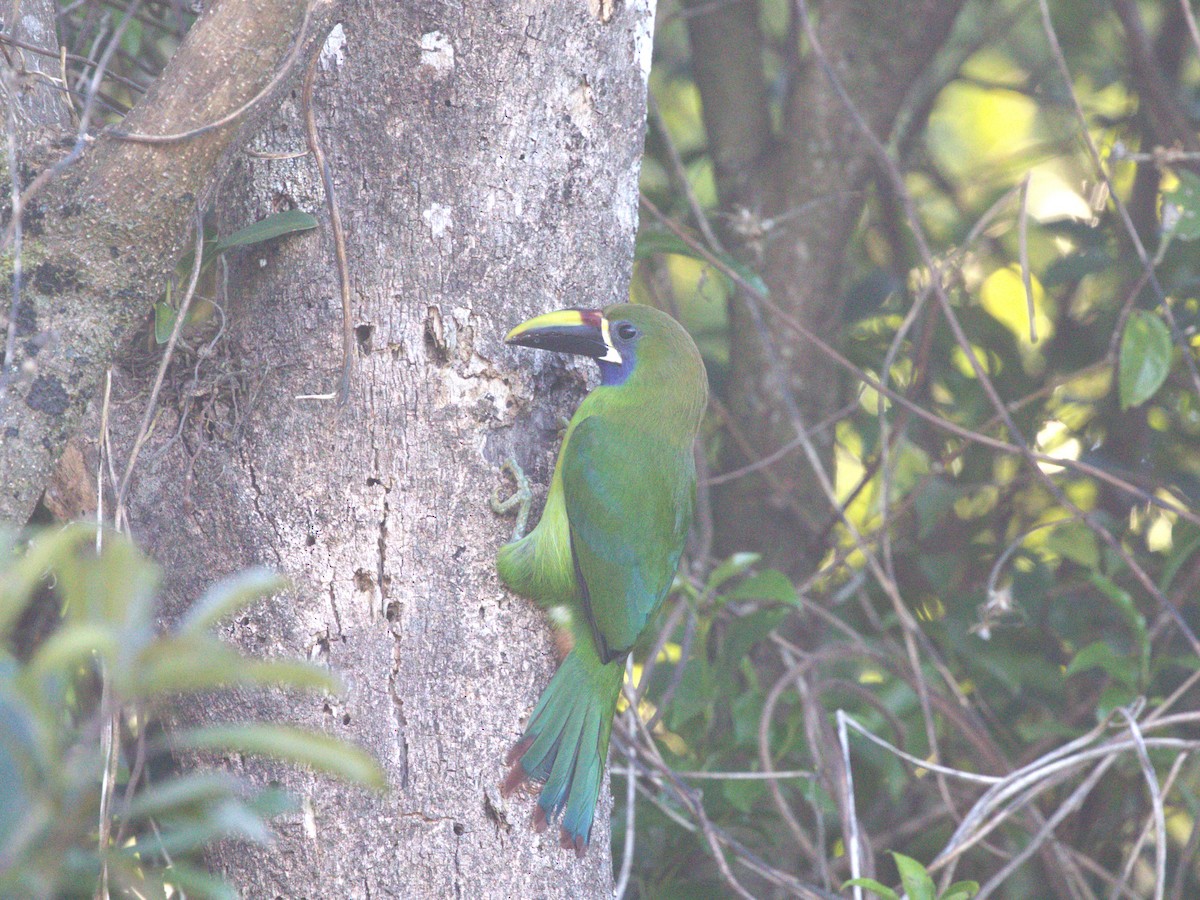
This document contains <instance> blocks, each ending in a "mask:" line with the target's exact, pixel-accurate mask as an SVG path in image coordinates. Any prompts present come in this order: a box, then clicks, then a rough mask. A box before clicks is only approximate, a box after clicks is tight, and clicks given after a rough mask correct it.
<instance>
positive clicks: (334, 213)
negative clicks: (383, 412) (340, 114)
mask: <svg viewBox="0 0 1200 900" xmlns="http://www.w3.org/2000/svg"><path fill="white" fill-rule="evenodd" d="M320 59H321V54H320V53H319V52H318V53H314V54H313V58H312V59H311V60H310V61H309V63H308V71H307V72H306V73H305V75H304V104H303V105H304V133H305V136H306V138H307V140H308V150H309V152H310V153H311V154H312V156H313V160H314V161H315V162H316V164H317V171H318V172H320V174H321V185H322V187H323V188H324V191H325V205H326V208H327V209H328V210H329V224H330V228H331V230H332V232H333V249H334V255H335V256H336V258H337V271H338V286H339V289H340V292H341V298H342V375H341V379H340V380H339V381H338V389H337V401H338V405H339V406H341V405H343V404H345V402H346V401H347V400H348V399H349V398H350V381H351V379H352V378H353V376H354V363H355V355H354V326H353V325H352V324H351V323H352V322H353V321H354V311H353V308H352V302H351V289H350V264H349V262H348V261H347V257H346V232H345V230H344V229H343V228H342V213H341V210H340V208H339V207H338V202H337V192H336V191H335V189H334V184H333V173H332V172H331V171H330V169H329V161H328V160H327V159H326V158H325V151H324V149H323V148H322V147H321V137H320V134H319V132H318V131H317V120H316V116H315V115H314V114H313V104H312V97H313V86H314V84H315V82H316V77H317V64H318V63H319V62H320Z"/></svg>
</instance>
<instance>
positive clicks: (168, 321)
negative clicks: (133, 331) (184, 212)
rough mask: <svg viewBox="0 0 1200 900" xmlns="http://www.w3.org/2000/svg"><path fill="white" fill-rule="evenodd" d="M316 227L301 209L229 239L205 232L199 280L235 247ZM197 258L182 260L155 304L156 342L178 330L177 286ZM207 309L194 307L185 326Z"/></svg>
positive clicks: (268, 219) (187, 255)
mask: <svg viewBox="0 0 1200 900" xmlns="http://www.w3.org/2000/svg"><path fill="white" fill-rule="evenodd" d="M316 227H317V220H316V219H315V218H314V217H313V215H312V214H311V213H306V212H304V211H303V210H300V209H288V210H284V211H283V212H278V213H272V214H271V215H269V216H267V217H266V218H265V219H259V220H258V221H257V222H254V223H252V224H250V225H247V226H246V227H245V228H239V229H238V230H237V231H235V232H234V233H233V234H230V235H227V236H226V237H217V234H216V232H215V231H213V230H211V229H206V230H205V233H204V244H203V247H202V249H201V251H200V275H199V280H200V282H201V283H203V281H204V279H205V276H207V275H209V274H210V273H211V272H212V267H213V265H215V264H216V262H217V260H218V259H220V257H221V255H222V254H223V253H225V252H227V251H229V250H232V249H234V248H235V247H249V246H252V245H254V244H262V243H265V242H266V241H272V240H275V239H276V238H280V237H283V236H284V235H287V234H293V233H295V232H297V231H310V230H312V229H313V228H316ZM195 258H196V256H195V251H193V250H189V251H188V252H187V253H185V254H184V255H183V257H182V258H181V259H180V260H179V264H178V265H177V266H176V267H175V277H174V278H173V279H171V280H170V281H168V282H167V289H166V291H165V292H164V293H163V297H162V299H161V300H159V301H158V302H157V303H155V304H154V340H155V341H156V342H157V343H159V344H165V343H166V342H167V340H168V339H169V338H170V337H171V330H172V329H173V328H174V327H175V317H176V314H177V312H178V310H177V309H176V307H175V303H174V300H173V299H172V295H173V293H174V285H175V284H177V283H186V282H187V280H188V278H189V277H190V275H191V272H192V266H193V265H194V262H195ZM206 307H207V304H198V305H195V306H193V307H192V309H191V311H190V312H189V314H188V318H187V320H186V323H187V324H191V323H193V322H195V321H198V320H199V319H201V318H203V317H204V316H205V315H206V314H207V313H206Z"/></svg>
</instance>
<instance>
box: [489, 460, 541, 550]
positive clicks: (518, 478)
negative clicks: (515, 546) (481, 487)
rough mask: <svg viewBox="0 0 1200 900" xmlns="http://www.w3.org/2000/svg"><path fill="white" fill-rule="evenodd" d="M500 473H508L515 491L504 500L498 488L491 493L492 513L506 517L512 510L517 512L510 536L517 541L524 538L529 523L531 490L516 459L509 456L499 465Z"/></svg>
mask: <svg viewBox="0 0 1200 900" xmlns="http://www.w3.org/2000/svg"><path fill="white" fill-rule="evenodd" d="M500 471H502V472H508V474H510V475H511V476H512V478H513V481H514V482H515V483H516V485H517V489H516V490H515V491H514V492H513V493H512V495H511V496H509V497H507V498H505V499H501V498H500V488H496V490H494V491H492V497H491V503H492V512H494V513H496V515H498V516H507V515H511V514H512V511H513V510H514V509H515V510H516V511H517V512H516V516H517V521H516V524H514V525H513V536H512V539H513V540H514V541H517V540H520V539H521V538H523V537H524V536H525V526H526V525H527V524H528V522H529V505H530V503H531V502H532V501H533V488H532V487H530V484H529V479H528V478H527V477H526V475H525V471H524V470H523V469H522V468H521V465H520V463H518V462H517V460H516V457H513V456H510V457H509V458H508V459H506V460H505V461H504V462H503V463H501V464H500Z"/></svg>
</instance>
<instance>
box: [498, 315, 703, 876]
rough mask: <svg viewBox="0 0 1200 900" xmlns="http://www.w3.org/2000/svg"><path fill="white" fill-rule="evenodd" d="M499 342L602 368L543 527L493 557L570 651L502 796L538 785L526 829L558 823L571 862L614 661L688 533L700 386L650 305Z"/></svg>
mask: <svg viewBox="0 0 1200 900" xmlns="http://www.w3.org/2000/svg"><path fill="white" fill-rule="evenodd" d="M505 341H506V342H507V343H509V344H519V345H521V346H525V347H535V348H539V349H543V350H555V351H558V352H560V353H575V354H581V355H584V356H590V357H592V358H593V359H595V360H596V361H597V362H598V363H599V364H600V373H601V380H600V384H599V385H598V386H597V387H596V388H595V389H594V390H592V391H591V393H589V394H588V396H587V397H586V398H584V400H583V402H582V403H580V404H579V408H578V409H577V410H576V411H575V415H574V417H573V418H572V419H571V422H570V424H569V425H568V426H567V431H566V435H565V436H564V437H563V443H562V449H561V450H560V451H559V454H558V461H557V462H556V463H555V466H554V476H553V478H552V479H551V481H550V492H549V494H548V495H547V497H546V506H545V509H544V510H543V511H542V518H541V520H540V521H539V522H538V524H537V526H536V527H535V528H534V529H533V530H532V531H531V532H530V533H529V534H528V535H526V536H525V537H523V538H519V539H514V540H513V542H512V543H510V544H506V545H505V546H504V547H502V548H501V549H500V552H499V555H498V557H497V560H496V567H497V569H498V571H499V573H500V577H501V579H503V581H504V583H505V584H507V585H508V586H509V587H510V588H511V589H512V590H513V591H515V592H516V593H518V594H521V595H523V596H525V597H530V598H532V599H533V600H535V601H537V603H538V604H540V605H541V606H543V607H546V608H548V609H550V610H551V612H552V617H553V618H554V620H555V622H556V623H557V624H559V625H561V627H562V628H563V629H564V630H565V631H566V632H567V634H568V636H569V638H570V645H571V650H570V652H569V653H568V654H567V655H566V657H565V658H564V659H563V660H562V662H561V664H560V665H559V667H558V671H557V672H555V673H554V677H553V678H552V679H551V680H550V684H549V686H548V687H547V688H546V690H545V692H544V693H543V694H542V696H541V699H540V700H539V701H538V703H537V706H536V707H535V708H534V710H533V714H532V715H531V716H530V718H529V724H528V726H527V727H526V729H525V734H524V735H523V736H522V738H521V739H520V741H518V742H517V744H516V746H515V747H513V749H512V751H511V752H510V753H509V755H508V764H509V765H510V766H511V767H512V768H511V770H510V771H509V774H508V777H507V778H506V779H505V781H504V785H503V793H504V795H505V796H508V795H509V794H511V793H512V792H513V791H515V790H517V789H518V788H519V787H521V786H522V785H524V784H525V783H526V782H534V783H538V784H541V785H542V788H541V793H540V796H539V797H538V801H537V808H536V809H535V811H534V825H535V827H536V828H537V829H538V830H539V831H541V830H543V829H545V827H546V825H547V823H548V822H549V821H550V820H553V819H555V818H556V817H557V816H558V815H559V814H560V813H561V815H562V822H561V832H560V836H561V843H562V845H563V847H566V848H568V849H572V848H573V849H574V850H575V852H576V854H578V855H580V856H582V855H583V853H584V852H585V851H586V849H587V844H588V838H589V837H590V835H591V830H592V817H593V815H594V814H595V808H596V799H597V797H598V796H599V793H600V779H601V777H602V776H603V774H604V762H605V758H606V756H607V754H608V739H609V735H610V734H611V732H612V721H613V715H614V713H615V712H616V707H617V697H618V695H619V694H620V690H621V682H622V678H623V676H624V672H625V660H626V659H627V657H628V656H629V652H630V650H631V649H632V648H633V645H634V642H635V641H636V640H637V638H638V636H639V635H640V634H641V633H642V631H643V630H644V629H645V628H646V627H647V625H648V624H649V622H650V620H651V618H652V617H653V616H654V614H655V612H656V611H657V610H658V607H659V605H660V604H661V603H662V601H663V598H664V597H665V596H666V594H667V592H668V591H669V590H670V587H671V581H672V580H673V579H674V577H675V571H676V569H677V568H678V567H679V557H680V555H681V554H682V553H683V545H684V542H685V541H686V539H687V534H688V529H689V527H690V526H691V522H692V506H693V503H694V500H695V493H696V469H695V464H694V461H693V458H692V445H693V444H694V442H695V440H696V432H697V430H698V429H699V427H700V419H701V417H702V416H703V415H704V408H705V405H706V404H707V401H708V379H707V378H706V376H705V372H704V363H703V361H702V360H701V359H700V353H699V351H697V349H696V345H695V344H694V343H693V342H692V339H691V338H690V337H689V336H688V333H687V332H686V331H684V329H683V328H682V327H681V326H680V325H679V324H678V323H677V322H676V321H675V320H674V319H672V318H671V317H670V316H668V315H666V314H665V313H662V312H659V311H658V310H656V309H653V308H652V307H649V306H636V305H632V304H620V305H618V306H610V307H608V308H607V309H605V310H603V311H601V310H594V309H567V310H561V311H559V312H552V313H547V314H546V315H543V316H538V317H536V318H534V319H530V320H529V321H528V322H525V323H523V324H521V325H518V326H517V327H516V328H514V329H513V330H512V331H511V332H509V334H508V336H507V337H506V338H505ZM513 473H514V475H518V483H519V484H520V482H521V481H522V479H521V478H520V476H519V471H518V470H517V469H516V467H515V465H514V466H513ZM526 494H527V491H526ZM514 500H515V498H514ZM512 505H515V504H514V502H511V501H510V502H509V503H506V504H499V505H498V506H497V509H498V510H502V509H505V508H507V507H511V506H512ZM522 522H523V518H522V519H518V531H519V530H520V529H521V528H523V525H522V524H521V523H522Z"/></svg>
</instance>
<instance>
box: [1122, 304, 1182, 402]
mask: <svg viewBox="0 0 1200 900" xmlns="http://www.w3.org/2000/svg"><path fill="white" fill-rule="evenodd" d="M1170 371H1171V332H1170V330H1169V329H1168V328H1167V326H1166V325H1165V324H1164V323H1163V320H1162V319H1160V318H1159V317H1158V316H1156V315H1154V313H1149V312H1146V311H1144V310H1140V309H1139V310H1136V311H1135V312H1134V313H1133V315H1131V316H1130V317H1129V321H1128V322H1127V323H1126V325H1125V332H1124V334H1122V336H1121V357H1120V366H1119V373H1118V378H1117V390H1118V394H1119V396H1120V398H1121V408H1122V409H1128V408H1129V407H1131V406H1141V405H1142V404H1143V403H1145V402H1146V401H1147V400H1149V399H1150V398H1151V397H1153V396H1154V395H1155V394H1156V393H1158V389H1159V388H1160V387H1162V385H1163V382H1164V381H1166V380H1167V374H1168V373H1169V372H1170Z"/></svg>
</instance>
